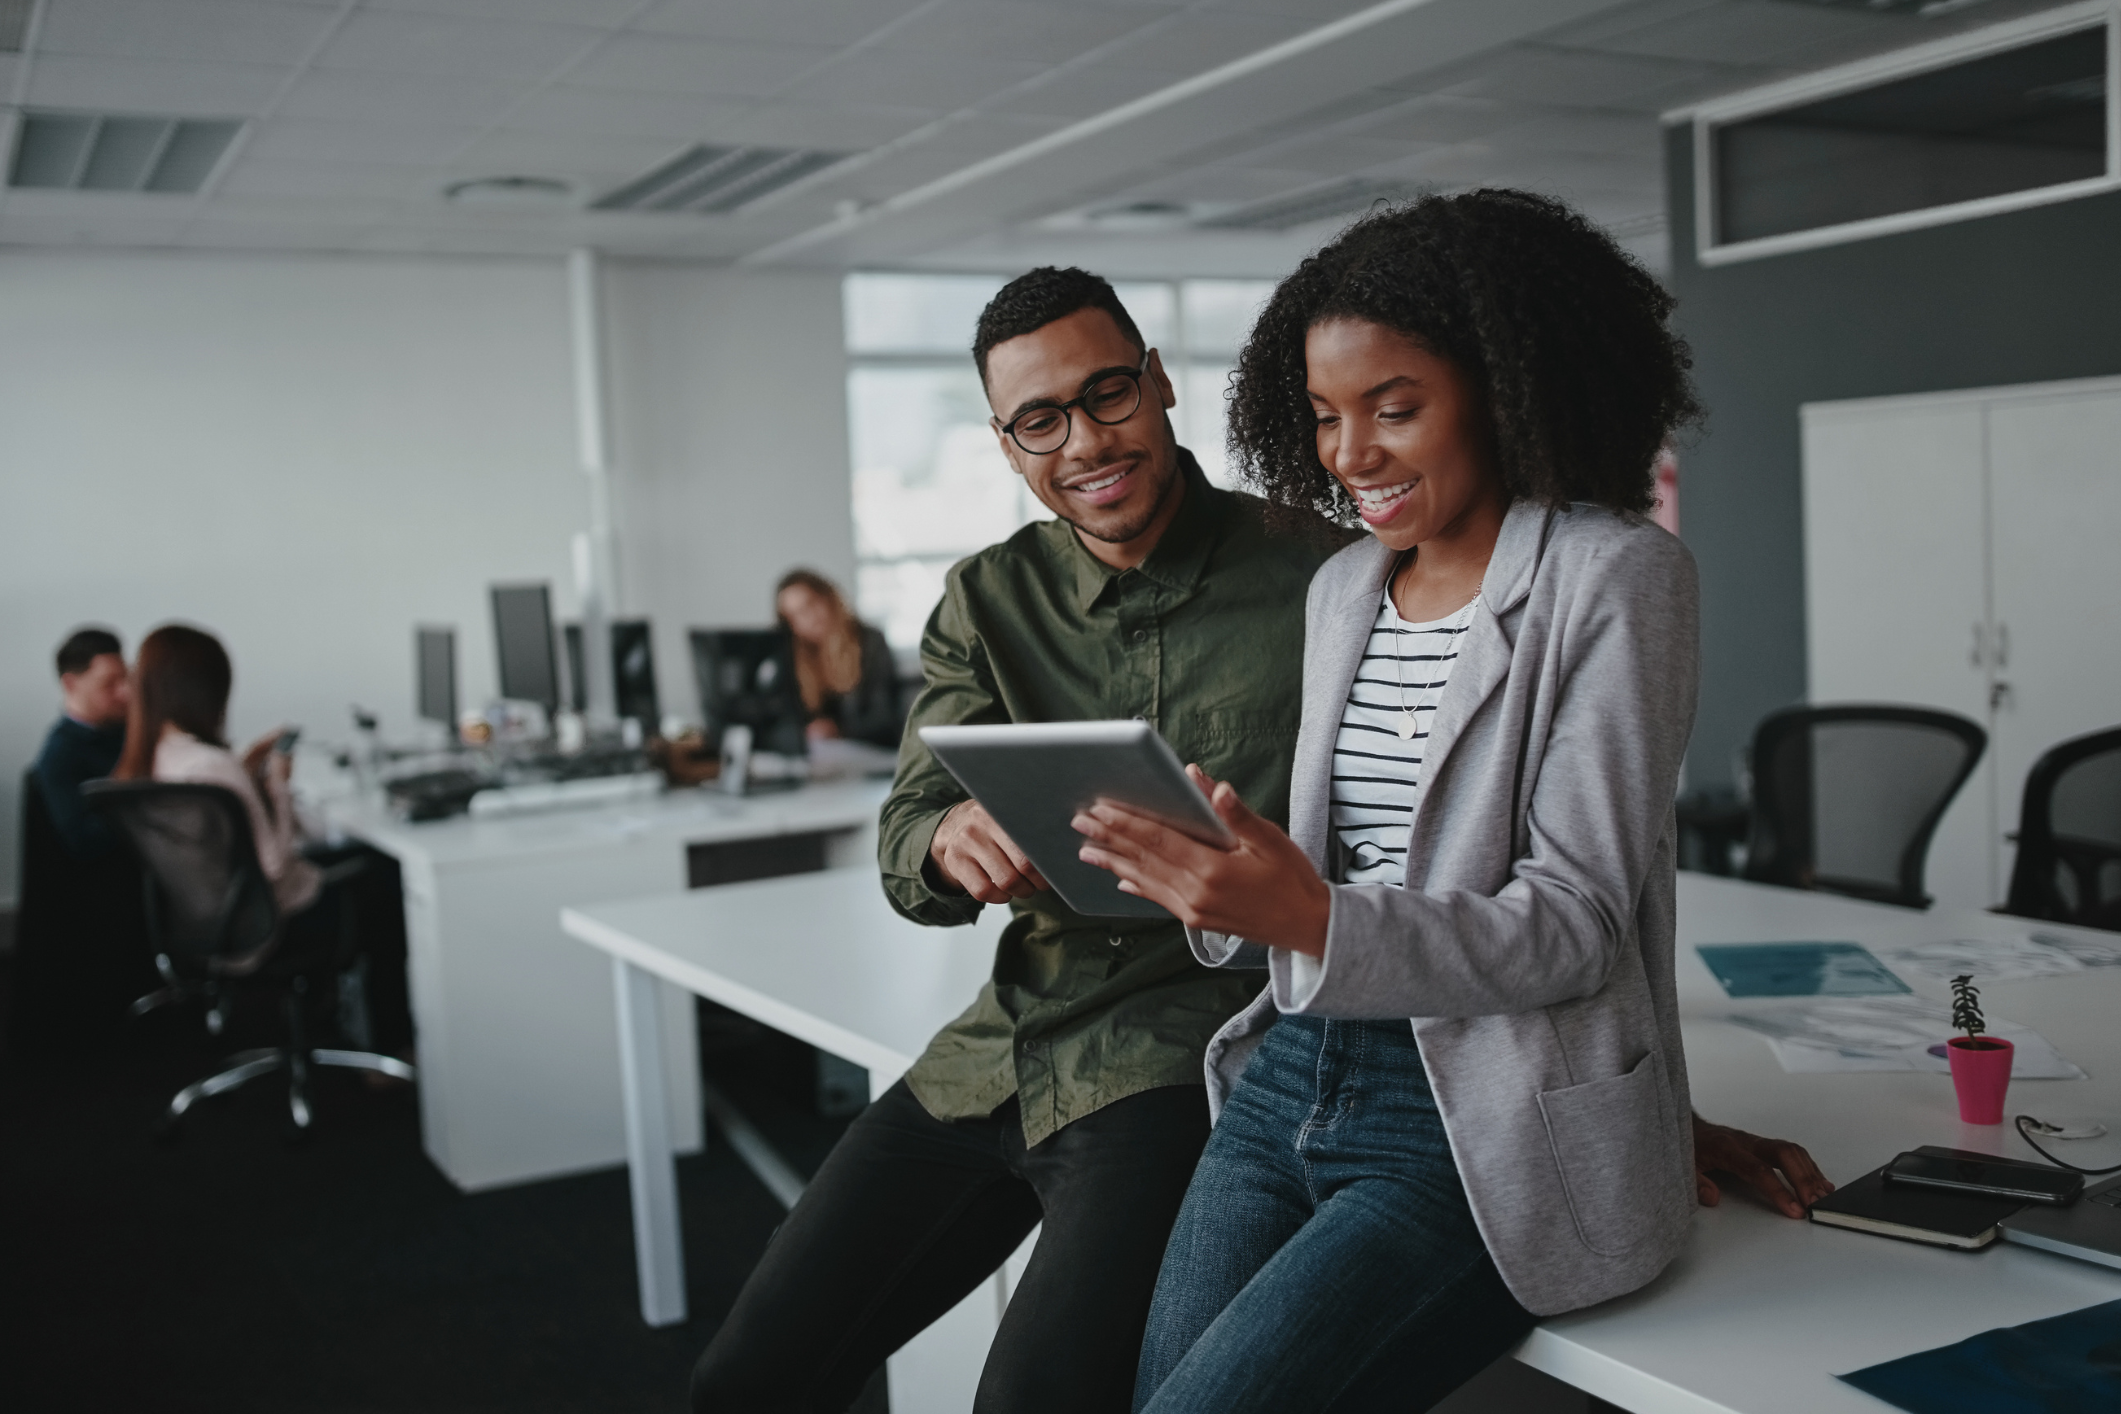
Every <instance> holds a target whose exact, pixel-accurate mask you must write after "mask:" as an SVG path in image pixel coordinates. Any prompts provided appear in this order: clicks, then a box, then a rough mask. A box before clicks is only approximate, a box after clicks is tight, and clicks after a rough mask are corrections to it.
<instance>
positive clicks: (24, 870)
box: [7, 770, 155, 1057]
mask: <svg viewBox="0 0 2121 1414" xmlns="http://www.w3.org/2000/svg"><path fill="white" fill-rule="evenodd" d="M21 802H22V828H21V834H20V836H19V837H18V838H19V840H20V844H21V855H20V872H19V873H18V874H17V876H16V877H17V879H18V881H19V887H20V890H21V893H20V896H19V897H18V898H17V900H16V905H15V959H14V974H15V975H14V986H13V988H12V992H13V996H12V1005H11V1008H10V1011H11V1015H10V1016H9V1017H8V1027H7V1032H8V1035H7V1044H8V1049H9V1050H10V1051H11V1052H12V1053H14V1054H15V1055H17V1056H23V1057H28V1056H43V1055H59V1054H64V1053H75V1052H80V1051H84V1050H95V1049H98V1048H100V1047H102V1046H103V1045H105V1044H106V1043H108V1042H109V1041H110V1040H111V1039H113V1038H115V1037H116V1036H117V1034H118V1033H119V1030H120V1028H121V1027H122V1025H123V1022H124V1017H125V1004H126V1003H127V1002H128V1001H130V1000H131V999H132V998H133V997H134V996H136V995H137V994H138V993H139V992H140V990H141V989H142V988H144V987H151V986H153V985H154V976H155V973H154V968H153V967H152V966H151V965H150V964H149V961H148V959H149V957H150V956H151V953H150V950H149V948H148V943H147V934H146V931H145V930H144V929H143V927H142V926H141V921H140V866H139V864H138V863H137V862H136V861H135V860H134V859H133V858H132V856H131V855H130V854H129V853H127V852H126V851H124V850H122V849H121V850H116V851H113V852H111V853H109V854H106V855H104V856H103V857H102V858H100V859H87V860H84V859H78V858H76V857H75V856H74V853H73V851H71V850H70V849H68V848H67V846H66V842H65V840H64V839H62V838H61V837H60V835H59V831H58V828H57V826H55V825H54V824H53V823H52V818H51V812H50V811H49V810H48V809H46V807H45V802H44V790H43V787H42V786H41V785H40V784H39V783H38V780H37V774H36V772H35V770H29V771H25V772H23V775H22V796H21Z"/></svg>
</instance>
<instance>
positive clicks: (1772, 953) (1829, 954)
mask: <svg viewBox="0 0 2121 1414" xmlns="http://www.w3.org/2000/svg"><path fill="white" fill-rule="evenodd" d="M1694 951H1695V952H1698V953H1700V954H1701V960H1702V961H1703V962H1705V963H1707V964H1708V965H1709V971H1711V972H1713V973H1715V974H1716V980H1717V981H1718V982H1720V983H1722V984H1723V991H1724V995H1725V996H1731V997H1881V996H1889V995H1893V994H1895V993H1901V992H1905V991H1907V990H1908V986H1907V983H1905V982H1903V981H1901V980H1900V979H1899V978H1898V977H1895V976H1894V975H1893V974H1892V973H1891V972H1890V971H1888V970H1887V968H1886V966H1885V964H1884V963H1882V962H1880V961H1879V960H1878V959H1877V958H1875V957H1872V956H1871V953H1870V950H1869V949H1868V948H1865V947H1863V946H1862V945H1860V944H1857V943H1715V944H1704V945H1702V946H1701V947H1697V948H1695V949H1694Z"/></svg>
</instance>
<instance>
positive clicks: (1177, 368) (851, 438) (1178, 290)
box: [841, 268, 1274, 649]
mask: <svg viewBox="0 0 2121 1414" xmlns="http://www.w3.org/2000/svg"><path fill="white" fill-rule="evenodd" d="M988 273H989V272H986V271H974V270H893V269H886V268H867V269H855V270H849V271H846V272H845V273H844V274H843V275H842V277H841V279H842V282H843V283H842V290H843V291H844V289H845V282H846V281H847V280H850V279H852V278H854V277H856V276H861V275H911V276H916V277H918V276H934V277H939V278H946V279H947V278H949V277H952V276H986V275H987V274H988ZM1225 281H1228V282H1231V283H1245V284H1262V285H1265V286H1267V287H1268V288H1269V289H1270V290H1271V288H1272V285H1273V284H1274V282H1273V281H1269V280H1256V279H1250V278H1246V277H1230V276H1217V275H1184V276H1173V277H1164V278H1147V279H1136V278H1118V279H1115V281H1114V283H1115V284H1117V285H1119V286H1121V287H1122V288H1123V297H1124V289H1125V288H1126V287H1135V286H1141V285H1162V286H1164V287H1166V288H1167V289H1168V290H1169V292H1170V299H1171V313H1170V320H1171V327H1170V330H1169V334H1170V337H1169V339H1168V340H1167V341H1166V342H1165V343H1163V344H1156V343H1151V344H1150V347H1151V348H1152V349H1155V350H1156V351H1157V353H1158V356H1159V358H1160V359H1161V360H1162V363H1163V367H1164V371H1165V372H1166V373H1167V374H1168V375H1169V376H1170V377H1171V379H1172V381H1173V382H1174V383H1176V384H1177V385H1178V386H1179V394H1180V421H1181V424H1182V425H1181V426H1180V427H1178V428H1176V429H1174V430H1176V431H1178V432H1179V433H1180V436H1179V441H1180V443H1181V444H1189V443H1190V442H1191V441H1193V440H1194V438H1193V436H1192V435H1191V434H1193V433H1194V432H1196V431H1200V430H1204V429H1203V428H1200V427H1196V425H1195V423H1194V420H1193V413H1192V409H1191V408H1190V406H1189V404H1190V401H1191V400H1190V399H1187V398H1186V396H1185V395H1186V392H1187V387H1186V384H1187V381H1188V379H1189V377H1190V375H1191V374H1192V373H1193V372H1194V371H1195V370H1197V369H1202V368H1207V369H1221V368H1226V367H1228V366H1230V365H1231V364H1232V363H1234V360H1235V358H1236V354H1235V352H1234V351H1232V352H1231V353H1229V354H1228V355H1225V354H1224V353H1222V352H1221V351H1219V350H1213V349H1209V350H1203V349H1196V348H1195V347H1194V345H1193V341H1192V340H1191V338H1189V332H1190V331H1189V330H1188V328H1187V319H1186V301H1185V292H1186V286H1187V285H1189V284H1194V283H1200V282H1209V283H1216V282H1225ZM842 298H843V299H844V298H845V296H844V293H843V295H842ZM843 359H844V363H843V367H844V370H845V374H846V377H845V385H846V387H848V388H849V389H851V388H852V386H853V375H854V374H855V372H856V371H857V370H858V369H862V368H891V367H896V368H923V369H941V368H949V367H962V368H964V369H967V370H969V369H970V367H971V363H972V354H971V350H970V348H969V347H968V348H967V349H966V350H965V351H964V352H962V353H957V354H951V353H946V352H943V351H941V350H934V351H929V350H915V349H864V350H856V349H853V348H851V347H850V348H846V349H845V352H844V355H843ZM1143 396H1144V397H1145V398H1146V397H1147V396H1148V394H1147V393H1146V392H1144V394H1143ZM848 411H849V414H850V415H849V419H848V427H847V435H848V442H849V447H848V452H849V455H848V470H849V473H850V475H851V474H852V473H853V472H854V471H855V470H857V469H858V467H859V462H860V452H859V449H858V448H857V447H856V446H855V445H854V443H855V439H856V437H857V435H858V434H857V431H856V428H855V426H854V421H853V417H852V412H853V409H852V407H850V408H849V410H848ZM990 425H991V424H990ZM850 491H851V487H850ZM1040 511H1041V512H1044V508H1043V507H1040ZM1039 518H1042V516H1039V515H1034V517H1033V519H1039ZM980 548H983V547H980V546H974V547H972V548H971V549H968V550H962V551H958V552H955V553H951V554H949V555H948V556H947V557H946V556H944V555H939V554H909V555H893V556H875V555H867V554H864V553H863V552H862V548H861V535H860V531H859V527H857V530H856V536H855V558H854V565H855V582H854V584H853V585H851V586H849V587H850V589H851V591H852V595H853V598H854V599H855V601H856V604H857V609H858V611H865V609H866V606H862V605H861V603H860V600H861V582H862V575H863V572H864V571H865V570H868V569H870V568H872V567H875V566H885V565H897V564H904V563H908V562H936V561H942V560H944V559H945V558H947V559H948V561H949V562H950V563H953V564H954V563H956V562H957V561H958V560H960V559H963V558H964V557H965V556H966V555H968V554H975V553H977V552H978V550H979V549H980ZM894 647H895V648H897V649H903V645H897V644H895V645H894Z"/></svg>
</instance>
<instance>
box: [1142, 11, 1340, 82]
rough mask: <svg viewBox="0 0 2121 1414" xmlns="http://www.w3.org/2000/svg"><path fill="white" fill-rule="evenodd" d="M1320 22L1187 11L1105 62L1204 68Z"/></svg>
mask: <svg viewBox="0 0 2121 1414" xmlns="http://www.w3.org/2000/svg"><path fill="white" fill-rule="evenodd" d="M1320 23H1322V21H1315V20H1307V19H1298V18H1295V17H1293V16H1287V17H1285V16H1275V15H1226V14H1207V15H1188V16H1185V17H1183V18H1180V19H1177V20H1175V21H1174V22H1172V23H1171V24H1169V25H1167V26H1166V27H1165V28H1163V29H1162V30H1160V31H1158V32H1157V33H1156V34H1153V35H1150V36H1148V37H1147V38H1145V39H1143V40H1142V41H1141V42H1139V43H1130V44H1128V45H1126V46H1125V47H1124V48H1122V49H1119V50H1117V51H1115V52H1114V53H1113V54H1112V56H1111V57H1110V58H1109V59H1108V60H1106V61H1105V62H1107V63H1110V64H1112V65H1114V66H1116V67H1118V68H1122V69H1154V70H1159V71H1172V72H1177V73H1183V74H1198V73H1205V72H1206V71H1207V70H1209V69H1213V68H1218V67H1220V66H1221V65H1224V64H1227V63H1229V62H1231V61H1232V60H1234V59H1242V58H1244V57H1245V56H1246V55H1249V54H1256V53H1258V52H1259V51H1260V50H1262V49H1266V48H1268V47H1270V46H1272V45H1275V44H1279V43H1281V42H1282V41H1283V40H1285V39H1288V38H1290V37H1291V36H1293V35H1298V34H1302V33H1303V32H1304V31H1306V30H1309V29H1313V28H1316V26H1317V25H1318V24H1320ZM1269 81H1271V80H1269Z"/></svg>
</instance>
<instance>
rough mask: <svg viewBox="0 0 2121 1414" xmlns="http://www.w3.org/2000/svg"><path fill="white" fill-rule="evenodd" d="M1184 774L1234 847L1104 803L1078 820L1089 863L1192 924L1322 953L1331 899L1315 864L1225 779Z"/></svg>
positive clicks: (1191, 771) (1193, 769) (1191, 769)
mask: <svg viewBox="0 0 2121 1414" xmlns="http://www.w3.org/2000/svg"><path fill="white" fill-rule="evenodd" d="M1186 774H1187V775H1189V776H1191V777H1192V778H1193V783H1194V784H1195V785H1197V786H1199V787H1200V789H1201V793H1202V794H1204V795H1206V796H1207V797H1208V803H1209V804H1210V805H1211V806H1212V807H1214V810H1215V813H1216V815H1217V816H1219V817H1220V818H1221V820H1222V822H1223V823H1224V824H1225V825H1227V826H1229V827H1230V833H1231V835H1232V837H1233V840H1234V843H1232V845H1231V846H1230V847H1228V848H1217V847H1216V846H1214V845H1211V844H1202V843H1201V842H1200V841H1199V840H1196V839H1193V838H1191V837H1190V836H1187V835H1183V834H1180V833H1179V832H1178V831H1177V830H1174V829H1172V828H1170V827H1169V826H1167V825H1162V824H1159V823H1157V822H1156V821H1155V820H1152V819H1150V818H1149V817H1148V816H1147V815H1143V814H1140V813H1138V812H1136V811H1133V810H1129V809H1128V808H1127V807H1126V806H1124V805H1121V804H1119V803H1117V802H1116V801H1110V800H1100V801H1098V802H1097V804H1095V805H1093V806H1091V807H1090V808H1089V809H1088V810H1085V811H1083V812H1082V813H1080V814H1078V815H1077V816H1076V817H1075V819H1074V820H1073V822H1072V823H1073V824H1074V826H1075V829H1076V833H1078V834H1080V835H1082V836H1083V837H1084V838H1085V839H1087V840H1088V841H1089V843H1087V844H1085V845H1084V846H1083V848H1082V850H1081V856H1082V860H1083V862H1084V863H1085V864H1095V865H1096V866H1097V867H1098V868H1100V869H1109V870H1111V871H1112V872H1113V873H1114V874H1117V875H1118V876H1119V887H1120V888H1121V889H1122V890H1123V891H1125V892H1127V893H1130V894H1139V895H1140V896H1141V897H1143V898H1145V899H1149V900H1150V901H1152V902H1154V903H1160V904H1162V905H1163V906H1164V907H1165V908H1168V909H1170V910H1171V912H1173V913H1174V914H1176V915H1178V917H1179V919H1180V921H1182V922H1184V923H1187V924H1189V925H1191V926H1192V927H1195V928H1206V929H1210V930H1212V931H1214V932H1218V933H1232V934H1238V935H1241V936H1243V937H1244V938H1246V939H1247V940H1249V941H1251V942H1255V943H1265V944H1266V945H1267V946H1269V947H1276V948H1287V949H1289V950H1290V951H1292V952H1301V953H1309V954H1310V955H1311V956H1313V957H1322V956H1324V955H1325V951H1326V925H1327V921H1328V919H1329V917H1330V915H1331V913H1332V906H1333V905H1332V894H1331V891H1330V890H1328V889H1327V888H1326V884H1325V881H1324V880H1323V879H1321V878H1319V877H1318V871H1317V870H1316V869H1313V868H1312V867H1311V861H1310V859H1309V858H1308V857H1306V856H1305V854H1304V852H1303V851H1302V850H1301V849H1299V848H1297V846H1296V843H1295V841H1293V840H1291V839H1290V838H1289V836H1288V834H1287V833H1286V832H1285V831H1283V830H1282V829H1281V828H1280V827H1279V826H1277V825H1275V824H1274V823H1273V822H1272V821H1271V820H1264V819H1261V818H1260V817H1259V816H1257V815H1255V814H1253V813H1252V811H1251V810H1249V809H1248V808H1246V806H1245V803H1244V801H1242V800H1240V799H1239V798H1238V795H1237V791H1236V790H1235V788H1233V787H1232V786H1231V785H1230V783H1229V782H1228V781H1215V780H1211V779H1209V777H1208V774H1207V772H1205V771H1203V770H1201V768H1200V767H1198V766H1188V767H1186Z"/></svg>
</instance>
